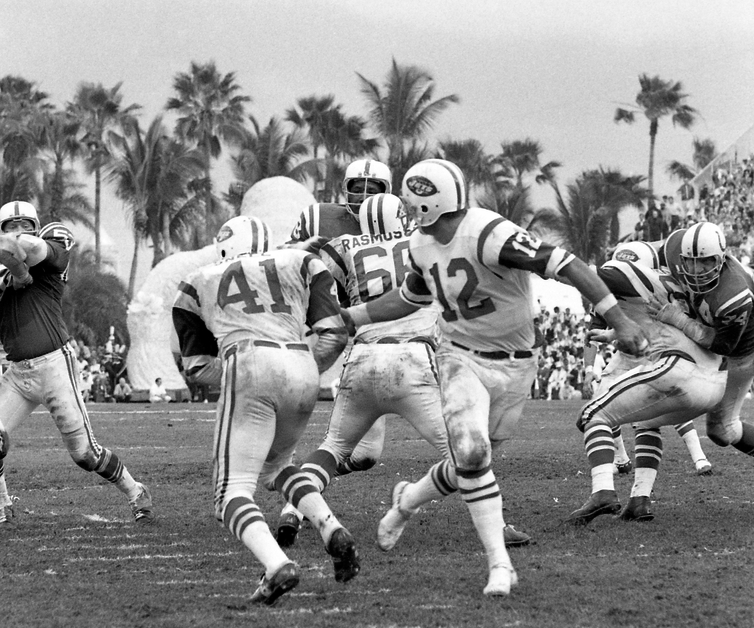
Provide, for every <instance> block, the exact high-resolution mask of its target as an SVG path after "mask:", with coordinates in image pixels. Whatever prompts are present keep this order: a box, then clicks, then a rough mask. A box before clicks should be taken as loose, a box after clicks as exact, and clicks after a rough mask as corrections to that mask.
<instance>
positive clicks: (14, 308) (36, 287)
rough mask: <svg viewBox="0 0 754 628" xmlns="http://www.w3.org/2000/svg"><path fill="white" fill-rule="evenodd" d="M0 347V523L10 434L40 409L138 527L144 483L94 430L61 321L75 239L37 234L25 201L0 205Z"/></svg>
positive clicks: (142, 519)
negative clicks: (117, 494) (119, 495)
mask: <svg viewBox="0 0 754 628" xmlns="http://www.w3.org/2000/svg"><path fill="white" fill-rule="evenodd" d="M0 232H2V233H1V234H0V263H2V264H4V265H5V267H6V268H4V269H2V271H0V292H1V294H0V342H2V345H3V347H4V349H5V351H6V352H7V354H8V361H9V362H10V367H9V368H8V370H7V371H6V372H5V373H4V374H3V376H2V378H0V522H6V523H7V521H8V520H7V514H6V512H4V510H3V509H2V506H5V505H7V504H8V503H9V502H10V499H9V496H8V490H7V486H6V483H5V475H4V465H3V462H4V458H5V456H6V455H7V453H8V449H9V446H10V441H9V434H10V433H12V432H13V429H14V428H15V427H16V426H17V425H18V424H19V423H21V421H23V420H24V419H25V418H26V417H28V416H29V415H30V414H31V412H32V411H33V410H34V409H35V408H36V407H37V406H39V405H43V406H44V407H45V408H47V409H48V410H49V411H50V414H51V415H52V418H53V420H54V421H55V425H56V426H57V428H58V430H60V434H61V436H62V437H63V443H64V444H65V446H66V449H67V450H68V452H69V453H70V455H71V458H73V460H74V462H75V463H76V464H77V465H79V466H80V467H81V468H82V469H84V470H85V471H94V472H95V473H97V475H99V476H101V477H103V478H104V479H106V480H107V481H108V482H111V483H113V484H115V486H116V487H117V488H118V490H120V491H121V492H123V493H124V494H125V495H126V497H127V498H128V503H129V504H130V506H131V512H132V514H133V517H134V519H135V520H136V522H137V523H139V524H145V523H152V522H153V521H154V520H155V513H154V511H153V509H152V499H151V497H150V494H149V491H148V489H147V487H146V486H144V485H143V484H140V483H139V482H136V481H135V480H134V479H133V477H131V474H130V473H129V472H128V470H127V469H126V467H125V465H124V464H123V463H122V462H121V460H120V459H119V458H118V456H117V455H116V454H115V453H113V452H112V451H110V450H109V449H106V448H104V447H102V446H101V445H100V444H99V443H98V442H97V440H96V439H95V437H94V434H93V433H92V428H91V425H90V424H89V416H88V415H87V412H86V406H85V405H84V401H83V399H82V397H81V393H80V392H79V390H78V386H77V382H78V365H77V362H76V355H75V354H74V351H73V348H72V347H71V343H70V336H69V334H68V330H67V329H66V326H65V323H64V322H63V308H62V300H63V291H64V288H65V283H66V279H67V272H68V261H69V258H70V251H71V248H72V247H73V236H72V234H71V232H70V230H69V229H68V227H66V226H65V225H63V224H61V223H59V222H53V223H50V224H48V225H46V226H45V227H42V228H41V229H40V225H39V220H38V218H37V211H36V209H35V208H34V206H33V205H32V204H31V203H26V202H23V201H12V202H10V203H7V204H5V205H3V206H2V207H0Z"/></svg>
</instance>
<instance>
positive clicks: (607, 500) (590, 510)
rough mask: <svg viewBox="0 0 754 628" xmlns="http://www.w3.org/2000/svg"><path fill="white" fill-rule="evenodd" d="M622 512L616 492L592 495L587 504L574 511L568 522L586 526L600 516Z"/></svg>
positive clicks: (601, 492) (600, 492) (599, 492)
mask: <svg viewBox="0 0 754 628" xmlns="http://www.w3.org/2000/svg"><path fill="white" fill-rule="evenodd" d="M619 510H620V502H619V501H618V495H617V494H616V493H615V491H597V492H596V493H592V495H591V496H590V497H589V499H588V500H587V501H586V503H585V504H584V505H583V506H582V507H581V508H579V509H578V510H574V511H573V512H572V513H571V514H570V515H569V517H568V519H567V520H566V521H568V522H569V523H573V524H576V525H586V524H587V523H589V522H590V521H591V520H592V519H594V518H595V517H599V516H600V515H614V514H616V513H617V512H618V511H619Z"/></svg>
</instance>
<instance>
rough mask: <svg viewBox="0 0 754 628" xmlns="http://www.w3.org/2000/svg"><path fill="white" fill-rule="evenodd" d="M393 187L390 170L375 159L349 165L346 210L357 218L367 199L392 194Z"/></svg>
mask: <svg viewBox="0 0 754 628" xmlns="http://www.w3.org/2000/svg"><path fill="white" fill-rule="evenodd" d="M392 187H393V186H392V183H391V175H390V169H389V168H388V167H387V166H386V165H385V164H383V163H382V162H381V161H376V160H375V159H358V160H357V161H354V162H353V163H351V164H349V166H348V167H347V168H346V175H345V177H344V178H343V194H345V197H346V209H347V210H348V212H349V213H350V214H351V215H352V216H354V217H355V216H356V214H357V213H358V212H359V208H360V207H361V204H362V203H363V202H364V201H365V200H366V199H367V198H369V197H370V196H373V195H374V194H390V192H391V191H392Z"/></svg>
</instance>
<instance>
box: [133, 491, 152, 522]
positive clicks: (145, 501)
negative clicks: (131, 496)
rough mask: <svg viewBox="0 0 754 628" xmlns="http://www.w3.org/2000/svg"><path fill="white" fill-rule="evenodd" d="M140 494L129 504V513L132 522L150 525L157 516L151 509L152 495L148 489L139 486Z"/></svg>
mask: <svg viewBox="0 0 754 628" xmlns="http://www.w3.org/2000/svg"><path fill="white" fill-rule="evenodd" d="M139 486H140V487H141V492H140V493H139V495H138V497H137V498H136V499H135V500H134V501H132V502H131V513H132V514H133V516H134V521H136V523H137V524H139V525H152V524H153V523H154V522H155V521H156V520H157V515H156V514H155V512H154V510H153V509H152V495H150V493H149V489H148V488H147V487H146V486H144V485H143V484H139Z"/></svg>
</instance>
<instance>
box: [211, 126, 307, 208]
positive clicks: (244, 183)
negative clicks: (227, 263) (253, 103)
mask: <svg viewBox="0 0 754 628" xmlns="http://www.w3.org/2000/svg"><path fill="white" fill-rule="evenodd" d="M250 120H251V124H252V126H253V128H254V131H253V132H251V133H249V134H248V135H247V137H246V138H245V139H244V140H243V142H242V143H241V145H240V147H239V151H238V154H236V155H234V156H233V157H232V158H231V167H232V170H233V174H234V176H235V177H236V181H235V182H234V183H232V184H231V186H230V189H229V191H228V194H227V195H226V197H225V201H226V202H227V203H229V204H230V205H231V206H233V207H234V208H235V209H236V210H238V209H239V208H240V207H241V203H242V201H243V196H244V194H245V193H246V191H247V190H248V189H249V188H250V187H251V186H252V185H254V184H255V183H257V182H258V181H261V180H262V179H266V178H268V177H277V176H285V177H291V178H292V179H297V180H302V179H303V178H304V177H306V176H307V175H308V174H311V170H309V169H306V168H302V167H301V165H299V162H300V160H301V158H302V157H305V156H306V155H307V154H308V153H309V146H308V145H307V143H306V138H305V136H304V133H303V131H301V130H300V129H298V128H296V129H294V131H293V133H288V132H287V131H286V129H285V127H284V126H283V124H282V122H281V121H280V119H279V118H276V117H272V118H271V119H270V122H269V124H268V125H267V126H266V127H265V128H264V129H260V127H259V123H258V122H257V121H256V119H255V118H254V117H253V116H252V117H250ZM314 170H317V168H315V169H314Z"/></svg>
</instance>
